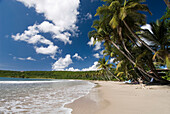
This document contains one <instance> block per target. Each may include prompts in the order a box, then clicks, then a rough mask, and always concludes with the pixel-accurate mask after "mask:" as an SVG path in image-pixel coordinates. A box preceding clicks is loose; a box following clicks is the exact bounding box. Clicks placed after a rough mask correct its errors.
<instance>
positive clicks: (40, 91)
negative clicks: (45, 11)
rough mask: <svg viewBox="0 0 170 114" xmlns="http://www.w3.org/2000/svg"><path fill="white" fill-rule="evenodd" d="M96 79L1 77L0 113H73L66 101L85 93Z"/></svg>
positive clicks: (69, 101) (68, 101) (71, 100)
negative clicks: (91, 80)
mask: <svg viewBox="0 0 170 114" xmlns="http://www.w3.org/2000/svg"><path fill="white" fill-rule="evenodd" d="M93 87H94V84H93V83H90V82H88V81H81V80H46V79H22V78H21V79H20V78H1V77H0V113H24V114H25V113H29V114H30V113H41V114H42V113H43V114H47V113H55V114H70V113H71V111H72V109H69V108H65V107H64V105H65V104H68V103H71V102H73V101H74V100H76V99H78V98H80V97H82V96H84V95H86V94H88V93H89V91H90V90H91V89H92V88H93Z"/></svg>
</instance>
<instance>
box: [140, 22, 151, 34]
mask: <svg viewBox="0 0 170 114" xmlns="http://www.w3.org/2000/svg"><path fill="white" fill-rule="evenodd" d="M141 28H142V29H147V30H149V31H150V32H151V33H153V32H152V30H151V25H150V24H146V25H143V26H142V27H141Z"/></svg>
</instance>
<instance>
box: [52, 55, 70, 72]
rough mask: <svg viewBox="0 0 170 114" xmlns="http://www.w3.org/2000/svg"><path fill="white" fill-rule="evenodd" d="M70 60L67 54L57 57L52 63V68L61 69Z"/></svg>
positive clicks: (67, 64) (66, 65)
mask: <svg viewBox="0 0 170 114" xmlns="http://www.w3.org/2000/svg"><path fill="white" fill-rule="evenodd" d="M71 63H73V62H72V59H71V56H70V55H69V54H67V55H66V56H65V58H62V57H61V58H59V59H58V60H57V61H56V62H55V63H54V64H53V65H52V70H55V71H63V70H64V69H65V68H66V67H68V66H69V65H70V64H71Z"/></svg>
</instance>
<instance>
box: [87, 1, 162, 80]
mask: <svg viewBox="0 0 170 114" xmlns="http://www.w3.org/2000/svg"><path fill="white" fill-rule="evenodd" d="M103 1H105V2H106V5H103V6H102V7H99V8H98V9H97V13H96V15H99V17H100V19H99V20H96V21H94V23H93V25H92V27H93V28H95V29H96V30H93V31H91V32H89V37H90V38H91V37H93V38H94V39H95V40H97V41H104V42H105V44H107V45H113V46H114V47H116V49H117V50H119V52H120V53H121V54H122V55H124V56H125V57H126V59H128V60H129V61H130V62H131V64H132V66H135V67H136V68H137V69H138V70H139V71H140V72H141V74H143V76H144V77H146V76H148V77H151V78H155V79H156V80H159V81H162V82H165V80H163V79H161V78H159V77H155V76H152V75H149V74H148V73H147V72H146V71H145V70H144V69H143V68H142V67H141V66H138V65H136V62H135V60H136V58H135V57H134V55H132V54H131V53H130V51H129V48H127V46H126V42H125V39H128V40H129V39H130V40H131V41H132V42H135V41H134V40H132V39H134V38H136V39H137V40H139V41H140V42H141V43H143V44H144V45H145V46H146V47H147V48H148V49H149V50H151V51H152V52H154V53H155V51H154V50H153V49H152V48H150V47H149V46H148V45H147V44H146V43H145V42H143V41H142V40H141V39H140V38H139V37H138V36H137V35H136V33H135V32H136V31H138V30H140V25H143V24H145V16H144V15H143V14H140V13H138V11H139V10H141V11H149V10H148V8H147V6H145V5H144V4H140V2H141V1H142V0H128V1H126V0H125V1H124V0H103ZM149 12H150V11H149ZM127 22H128V24H129V25H128V24H127ZM129 26H131V28H130V27H129ZM129 32H130V33H129ZM129 37H132V38H129ZM135 45H136V44H135Z"/></svg>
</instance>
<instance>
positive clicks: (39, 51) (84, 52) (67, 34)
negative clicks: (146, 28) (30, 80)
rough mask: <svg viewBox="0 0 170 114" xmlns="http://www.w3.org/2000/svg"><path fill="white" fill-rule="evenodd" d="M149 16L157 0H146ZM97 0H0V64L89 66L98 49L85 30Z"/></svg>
mask: <svg viewBox="0 0 170 114" xmlns="http://www.w3.org/2000/svg"><path fill="white" fill-rule="evenodd" d="M146 4H148V7H149V9H150V11H151V12H152V16H151V15H149V14H148V13H146V15H147V23H150V22H154V21H155V20H156V19H159V18H161V16H162V15H163V14H164V12H165V11H166V5H165V3H164V2H163V0H147V2H146ZM101 5H102V2H101V1H100V0H0V70H17V71H51V70H53V71H63V70H65V71H89V70H97V67H96V64H97V61H98V60H99V58H100V57H102V56H103V55H102V50H103V49H104V48H103V46H102V44H101V43H100V42H97V43H96V44H95V45H94V46H93V39H91V40H90V39H89V38H88V32H89V31H91V30H93V29H92V28H91V25H92V23H93V21H94V20H95V19H97V18H98V17H95V16H94V15H95V13H96V9H97V7H99V6H101Z"/></svg>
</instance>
